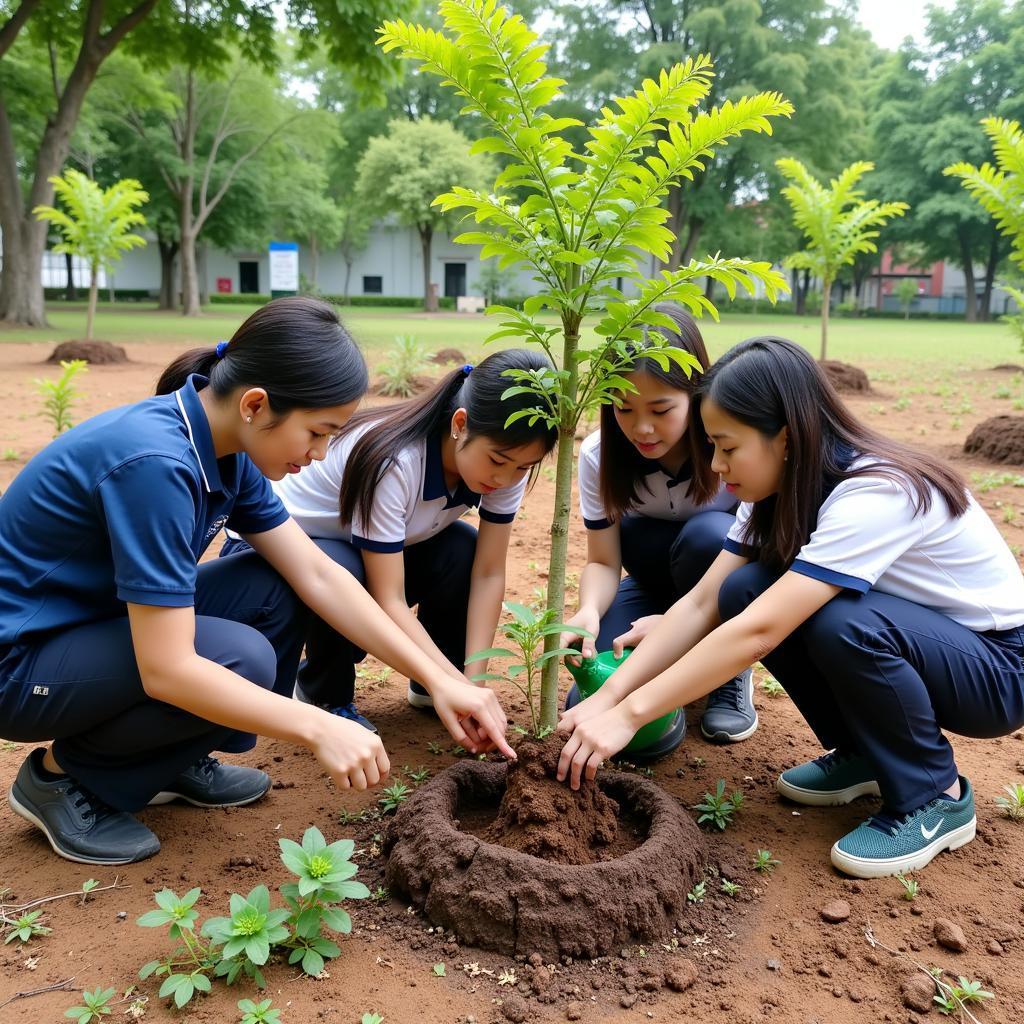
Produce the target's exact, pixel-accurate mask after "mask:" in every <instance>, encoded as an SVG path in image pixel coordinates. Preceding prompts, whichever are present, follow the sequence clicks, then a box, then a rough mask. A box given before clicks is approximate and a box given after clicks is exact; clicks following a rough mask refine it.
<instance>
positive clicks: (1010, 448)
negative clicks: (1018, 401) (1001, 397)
mask: <svg viewBox="0 0 1024 1024" xmlns="http://www.w3.org/2000/svg"><path fill="white" fill-rule="evenodd" d="M964 451H965V452H967V453H968V454H969V455H980V456H981V457H982V458H985V459H991V460H992V461H993V462H1012V463H1014V464H1015V465H1018V466H1024V416H993V417H991V418H990V419H987V420H985V421H984V422H982V423H979V424H978V425H977V426H976V427H975V428H974V429H973V430H972V431H971V433H970V436H969V437H968V438H967V440H966V441H965V442H964Z"/></svg>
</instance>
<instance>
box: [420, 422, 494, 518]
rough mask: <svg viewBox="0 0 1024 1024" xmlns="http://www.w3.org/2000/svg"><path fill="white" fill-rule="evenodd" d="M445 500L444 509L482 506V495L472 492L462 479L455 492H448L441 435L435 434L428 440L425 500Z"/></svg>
mask: <svg viewBox="0 0 1024 1024" xmlns="http://www.w3.org/2000/svg"><path fill="white" fill-rule="evenodd" d="M438 498H444V499H445V503H444V507H445V508H446V509H448V508H455V507H456V506H458V505H466V506H468V507H470V508H475V507H476V506H477V505H479V504H480V495H479V494H477V492H476V491H471V490H470V489H469V488H468V487H467V486H466V483H465V481H464V480H462V479H461V478H460V480H459V482H458V484H456V486H455V490H454V491H453V492H450V493H449V491H448V485H447V484H446V483H445V481H444V461H443V459H442V457H441V435H440V434H435V435H434V436H432V437H428V438H427V440H426V462H425V464H424V467H423V500H424V501H436V500H437V499H438Z"/></svg>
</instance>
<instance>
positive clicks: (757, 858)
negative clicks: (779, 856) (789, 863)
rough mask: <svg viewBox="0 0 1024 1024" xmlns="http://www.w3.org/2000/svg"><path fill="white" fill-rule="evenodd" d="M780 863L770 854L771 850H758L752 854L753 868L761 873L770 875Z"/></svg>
mask: <svg viewBox="0 0 1024 1024" xmlns="http://www.w3.org/2000/svg"><path fill="white" fill-rule="evenodd" d="M781 863H782V861H781V860H776V859H775V858H774V857H773V856H772V851H771V850H758V851H757V853H756V854H754V870H755V871H760V872H761V874H762V875H770V874H771V873H772V872H773V871H774V870H775V869H776V868H777V867H778V866H779V865H780V864H781Z"/></svg>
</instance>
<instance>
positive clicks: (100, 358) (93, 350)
mask: <svg viewBox="0 0 1024 1024" xmlns="http://www.w3.org/2000/svg"><path fill="white" fill-rule="evenodd" d="M71 359H84V360H85V361H86V362H87V363H93V364H95V365H97V366H98V365H100V364H101V363H127V362H128V353H127V352H125V350H124V349H123V348H122V347H121V346H120V345H112V344H111V343H110V342H109V341H62V342H61V343H60V344H59V345H58V346H57V347H56V348H55V349H54V350H53V351H52V352H51V353H50V356H49V358H48V359H47V360H46V361H47V362H48V363H60V362H62V361H64V360H71Z"/></svg>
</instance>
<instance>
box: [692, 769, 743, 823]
mask: <svg viewBox="0 0 1024 1024" xmlns="http://www.w3.org/2000/svg"><path fill="white" fill-rule="evenodd" d="M742 806H743V792H742V790H739V789H737V790H734V791H733V793H732V795H731V796H726V795H725V779H719V780H718V786H717V787H716V789H715V792H714V793H705V794H704V799H703V800H702V801H701V802H700V803H699V804H694V805H693V809H694V810H695V811H700V812H701V813H700V817H699V818H698V819H697V824H698V825H703V824H704V823H705V822H709V823H710V824H712V825H714V826H715V827H716V828H718V829H721V830H722V831H723V832H724V831H725V829H726V828H727V827H728V826H729V825H731V824H732V816H733V815H734V814H735V813H736V812H737V811H738V810H739V809H740V808H741V807H742Z"/></svg>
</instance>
